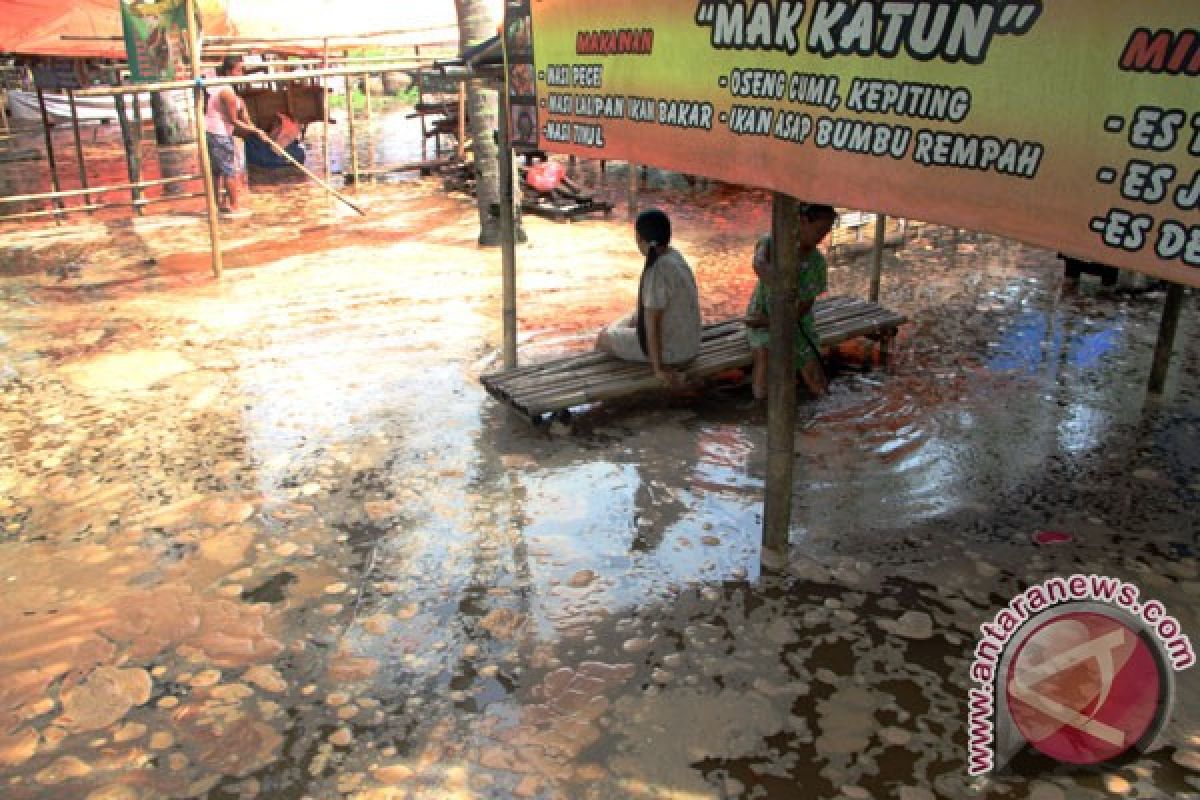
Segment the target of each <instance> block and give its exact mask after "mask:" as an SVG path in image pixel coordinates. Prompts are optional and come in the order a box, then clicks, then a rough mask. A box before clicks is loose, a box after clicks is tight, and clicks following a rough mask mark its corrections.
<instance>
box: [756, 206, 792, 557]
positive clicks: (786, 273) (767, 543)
mask: <svg viewBox="0 0 1200 800" xmlns="http://www.w3.org/2000/svg"><path fill="white" fill-rule="evenodd" d="M795 225H796V200H795V198H793V197H789V196H788V195H784V194H780V193H778V192H776V193H775V196H774V202H773V203H772V212H771V256H772V261H773V269H772V270H771V300H770V314H771V319H770V345H769V347H768V357H767V480H766V493H765V498H764V500H763V533H762V556H763V563H764V565H778V564H779V563H781V562H782V561H783V560H784V559H786V557H787V547H788V532H789V529H790V527H791V520H792V475H793V468H794V465H795V457H796V456H795V447H796V431H795V424H796V367H795V352H794V351H795V336H796V334H795V331H796V291H797V289H796V267H797V264H796V227H795Z"/></svg>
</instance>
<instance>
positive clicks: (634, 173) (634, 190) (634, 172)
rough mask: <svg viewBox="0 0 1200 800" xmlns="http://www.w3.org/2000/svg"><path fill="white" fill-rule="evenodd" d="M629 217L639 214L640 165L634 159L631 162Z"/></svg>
mask: <svg viewBox="0 0 1200 800" xmlns="http://www.w3.org/2000/svg"><path fill="white" fill-rule="evenodd" d="M628 202H629V218H630V219H633V218H634V217H636V216H637V214H638V167H637V164H634V163H633V162H632V161H630V162H629V198H628Z"/></svg>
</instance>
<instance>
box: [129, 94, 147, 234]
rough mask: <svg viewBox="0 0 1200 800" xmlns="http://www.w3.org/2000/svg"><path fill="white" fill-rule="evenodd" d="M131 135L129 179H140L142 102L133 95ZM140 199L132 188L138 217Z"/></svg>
mask: <svg viewBox="0 0 1200 800" xmlns="http://www.w3.org/2000/svg"><path fill="white" fill-rule="evenodd" d="M132 110H133V126H132V133H133V135H132V136H130V137H129V154H130V156H131V163H132V164H133V169H134V175H132V176H131V177H130V180H131V181H135V182H136V181H140V180H141V179H142V103H141V96H140V95H136V94H135V95H134V96H133V109H132ZM141 199H142V193H141V191H140V190H138V189H134V190H133V202H134V203H135V205H134V207H133V210H134V211H136V212H137V215H138V216H139V217H140V216H141V215H142V214H143V213H144V212H143V210H142V206H141V204H140V203H139V201H140V200H141Z"/></svg>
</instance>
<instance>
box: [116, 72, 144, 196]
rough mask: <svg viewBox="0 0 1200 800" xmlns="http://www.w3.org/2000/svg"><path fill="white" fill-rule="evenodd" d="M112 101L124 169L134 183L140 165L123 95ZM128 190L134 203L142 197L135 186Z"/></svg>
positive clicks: (137, 177)
mask: <svg viewBox="0 0 1200 800" xmlns="http://www.w3.org/2000/svg"><path fill="white" fill-rule="evenodd" d="M133 98H134V102H135V103H136V102H137V95H134V96H133ZM113 103H114V104H115V105H116V107H117V121H118V122H119V123H120V125H121V144H122V147H123V148H124V150H125V171H126V172H127V173H128V174H129V182H130V183H131V184H134V183H137V182H138V181H140V180H141V175H140V172H141V167H140V165H139V164H138V160H137V155H136V154H135V153H134V147H135V145H134V142H133V131H132V130H131V127H132V126H131V125H130V124H129V118H128V117H127V116H126V115H125V96H124V95H117V96H116V97H114V98H113ZM129 192H130V194H131V195H132V196H133V202H135V203H136V202H137V201H139V200H141V199H142V194H141V192H139V191H138V190H137V189H136V188H133V189H130V190H129ZM135 208H136V206H135ZM138 213H139V214H140V213H141V209H138Z"/></svg>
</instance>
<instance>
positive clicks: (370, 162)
mask: <svg viewBox="0 0 1200 800" xmlns="http://www.w3.org/2000/svg"><path fill="white" fill-rule="evenodd" d="M363 98H364V100H365V103H364V105H365V109H364V110H365V111H366V112H367V169H368V170H371V169H374V168H375V123H374V121H373V120H372V115H371V76H370V75H369V74H368V75H365V76H363ZM368 174H371V173H368Z"/></svg>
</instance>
